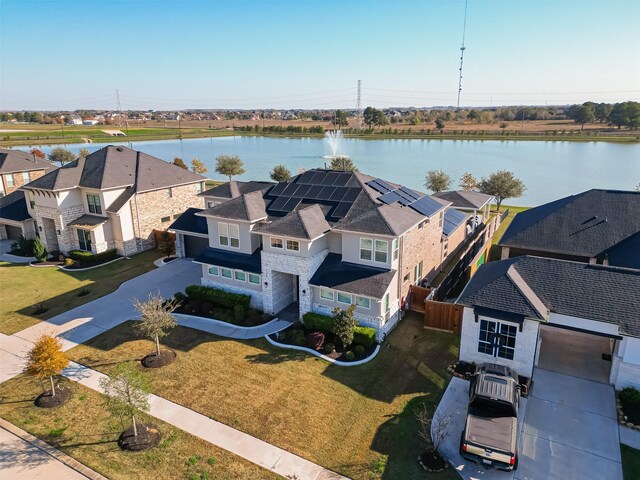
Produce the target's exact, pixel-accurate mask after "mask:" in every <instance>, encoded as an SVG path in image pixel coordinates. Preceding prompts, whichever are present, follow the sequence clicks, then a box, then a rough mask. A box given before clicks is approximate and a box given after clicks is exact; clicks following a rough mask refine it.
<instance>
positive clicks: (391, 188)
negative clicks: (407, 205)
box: [373, 178, 395, 191]
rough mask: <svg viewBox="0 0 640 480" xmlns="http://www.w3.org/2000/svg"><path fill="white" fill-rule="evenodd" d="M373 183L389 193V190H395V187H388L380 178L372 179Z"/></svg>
mask: <svg viewBox="0 0 640 480" xmlns="http://www.w3.org/2000/svg"><path fill="white" fill-rule="evenodd" d="M373 181H374V182H376V183H377V184H378V185H380V186H381V187H382V188H386V189H387V190H388V191H391V190H394V189H395V187H392V186H391V185H389V184H388V183H387V182H385V181H384V180H382V179H381V178H374V179H373Z"/></svg>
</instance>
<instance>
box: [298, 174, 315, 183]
mask: <svg viewBox="0 0 640 480" xmlns="http://www.w3.org/2000/svg"><path fill="white" fill-rule="evenodd" d="M315 174H316V172H304V173H303V174H302V175H300V177H298V180H297V181H296V183H313V182H312V179H313V177H314V175H315Z"/></svg>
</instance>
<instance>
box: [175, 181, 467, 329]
mask: <svg viewBox="0 0 640 480" xmlns="http://www.w3.org/2000/svg"><path fill="white" fill-rule="evenodd" d="M243 191H244V192H245V193H243ZM203 196H205V197H206V198H208V199H210V200H208V201H213V202H217V201H220V202H222V203H219V204H217V205H216V204H214V206H212V207H211V208H208V209H206V210H203V211H197V210H195V209H192V210H190V211H187V212H185V213H184V215H183V216H182V217H180V218H179V219H178V220H177V221H176V222H174V224H173V225H172V226H171V227H170V230H171V231H175V232H176V235H177V240H176V250H177V252H178V255H180V256H191V257H195V260H194V261H195V262H197V263H200V264H202V284H204V285H210V286H214V287H216V288H221V289H224V290H227V291H233V292H240V293H245V294H249V295H251V297H252V300H251V305H252V306H253V307H255V308H258V309H262V310H264V311H265V312H268V313H272V314H276V313H278V312H280V311H282V310H283V309H285V308H287V307H288V306H290V305H291V304H295V305H297V307H298V311H299V314H300V315H302V314H304V313H306V312H309V311H314V312H318V313H322V314H329V315H330V314H331V311H332V309H333V308H334V307H342V308H346V307H347V306H349V305H350V304H355V305H356V310H355V315H356V318H357V319H358V321H359V322H360V323H361V324H364V325H368V326H372V327H374V328H376V329H377V330H378V332H379V334H380V335H381V336H382V335H384V334H386V333H387V332H388V331H389V330H390V329H391V328H392V327H393V326H394V325H395V323H396V322H397V321H398V320H399V318H400V314H401V309H402V307H403V304H404V300H405V299H406V297H407V295H408V293H409V287H410V286H411V285H412V284H416V283H420V282H422V281H424V280H425V279H427V280H428V279H431V278H433V277H434V276H435V275H436V274H437V272H438V271H439V268H440V266H441V264H442V263H443V261H444V260H445V258H446V254H445V253H444V252H445V251H450V252H453V251H454V250H456V249H457V248H458V246H459V245H460V244H461V243H462V242H463V241H464V240H465V238H466V232H465V224H466V221H467V218H468V216H467V215H466V214H463V213H461V212H454V211H452V212H451V213H448V212H447V209H448V208H449V203H448V202H445V201H442V200H438V199H434V198H432V197H431V196H429V195H425V194H423V193H420V192H416V191H413V190H410V189H408V188H405V187H401V186H398V185H395V184H391V183H388V182H385V181H383V180H381V179H376V178H373V177H370V176H367V175H364V174H362V173H357V172H336V171H331V170H310V171H307V172H305V173H303V174H301V175H297V176H295V177H293V178H292V179H291V180H290V181H289V182H282V183H278V184H270V183H267V182H264V183H263V182H247V183H243V184H241V183H240V182H231V183H228V184H225V185H221V186H219V187H216V188H214V189H212V190H209V191H208V192H205V193H204V194H203ZM199 218H201V219H205V220H206V233H207V235H208V240H207V241H208V245H205V244H204V242H203V240H202V239H203V238H204V232H205V228H204V225H203V224H202V223H201V220H199ZM445 219H446V220H445ZM445 243H446V244H447V249H446V250H445V248H444V247H443V245H444V244H445Z"/></svg>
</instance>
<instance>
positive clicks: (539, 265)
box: [458, 256, 640, 337]
mask: <svg viewBox="0 0 640 480" xmlns="http://www.w3.org/2000/svg"><path fill="white" fill-rule="evenodd" d="M510 269H513V270H515V272H516V273H517V275H513V270H510ZM518 276H519V277H520V278H521V279H522V280H523V281H524V283H525V284H526V287H528V288H529V289H530V291H531V292H527V291H526V289H523V286H522V285H521V284H519V283H518V281H517V278H518ZM536 298H537V299H539V301H540V302H541V303H542V304H543V305H544V306H545V307H546V308H547V309H548V310H549V311H551V312H556V313H559V314H563V315H570V316H574V317H579V318H584V319H589V320H596V321H600V322H606V323H612V324H615V325H618V326H619V327H620V333H622V334H625V335H631V336H635V337H640V302H639V301H638V298H640V271H637V270H632V269H627V268H620V267H611V266H603V265H589V264H586V263H580V262H569V261H566V260H557V259H553V258H541V257H530V256H524V257H516V258H511V259H508V260H501V261H497V262H490V263H487V264H485V265H483V266H482V267H480V269H479V270H478V272H477V273H476V274H475V275H474V276H473V277H472V278H471V280H470V282H469V283H468V284H467V286H466V287H465V289H464V291H463V292H462V294H461V295H460V297H459V298H458V303H461V304H463V305H468V306H477V307H486V308H492V309H495V310H500V311H504V312H510V313H516V314H520V315H524V316H526V317H531V318H538V319H541V320H546V318H545V316H544V315H543V314H541V313H540V306H539V305H536Z"/></svg>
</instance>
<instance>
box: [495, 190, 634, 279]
mask: <svg viewBox="0 0 640 480" xmlns="http://www.w3.org/2000/svg"><path fill="white" fill-rule="evenodd" d="M638 232H640V192H625V191H617V190H596V189H594V190H588V191H586V192H583V193H580V194H578V195H572V196H569V197H566V198H561V199H560V200H556V201H554V202H551V203H547V204H545V205H541V206H539V207H535V208H532V209H530V210H525V211H524V212H520V213H518V214H517V215H516V216H515V217H514V219H513V222H511V225H509V227H508V228H507V230H506V231H505V232H504V235H503V236H502V239H501V240H500V243H499V244H500V245H501V246H507V247H515V248H521V249H528V250H534V251H544V252H552V253H558V254H566V255H575V256H583V257H590V258H604V257H605V254H606V253H607V251H610V250H611V249H612V247H614V246H615V245H617V244H619V243H621V242H623V241H624V240H626V239H628V238H630V237H631V236H633V235H635V234H637V233H638ZM620 253H621V252H618V255H616V261H617V262H619V263H617V264H618V265H620V266H627V265H628V263H627V260H629V261H630V262H631V261H632V260H633V259H632V258H627V257H626V256H624V257H623V255H621V254H620ZM631 253H632V252H631ZM632 256H633V255H632ZM636 260H637V257H636Z"/></svg>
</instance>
